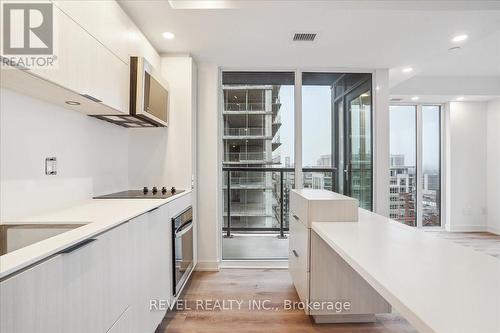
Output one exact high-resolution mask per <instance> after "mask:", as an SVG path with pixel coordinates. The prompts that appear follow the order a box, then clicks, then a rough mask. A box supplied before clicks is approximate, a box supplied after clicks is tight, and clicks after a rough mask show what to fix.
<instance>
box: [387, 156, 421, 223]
mask: <svg viewBox="0 0 500 333" xmlns="http://www.w3.org/2000/svg"><path fill="white" fill-rule="evenodd" d="M390 172H391V177H390V190H389V191H390V192H389V193H390V195H389V203H390V209H389V216H390V218H392V219H395V220H398V221H400V222H402V223H404V224H407V225H411V226H414V225H415V223H416V217H415V186H416V174H415V168H414V167H408V166H405V156H404V155H391V169H390Z"/></svg>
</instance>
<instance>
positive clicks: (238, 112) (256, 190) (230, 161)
mask: <svg viewBox="0 0 500 333" xmlns="http://www.w3.org/2000/svg"><path fill="white" fill-rule="evenodd" d="M223 90H224V109H223V117H224V134H223V145H224V159H223V165H224V166H230V167H254V168H258V167H266V166H269V165H271V164H278V163H280V162H281V156H280V153H279V149H278V148H279V147H280V145H281V143H280V137H279V129H280V126H281V123H280V117H279V111H280V107H281V104H280V102H279V91H280V86H276V85H245V86H241V85H224V86H223ZM227 174H228V172H226V173H225V186H224V206H225V210H224V225H225V227H227V215H228V214H227V206H228V205H227V204H228V200H227V177H228V175H227ZM230 176H231V180H230V186H231V207H230V215H231V227H232V228H233V230H234V231H244V232H252V231H254V232H264V231H266V229H269V228H278V227H279V216H278V215H277V214H279V212H280V210H279V209H277V206H279V205H278V202H279V201H278V200H279V197H278V196H279V193H280V192H279V174H276V173H272V172H260V171H232V172H231V175H230Z"/></svg>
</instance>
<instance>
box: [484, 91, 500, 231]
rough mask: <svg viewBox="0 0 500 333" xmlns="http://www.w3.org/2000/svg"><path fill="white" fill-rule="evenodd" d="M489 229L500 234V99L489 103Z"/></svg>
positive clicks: (487, 185)
mask: <svg viewBox="0 0 500 333" xmlns="http://www.w3.org/2000/svg"><path fill="white" fill-rule="evenodd" d="M486 117H487V130H486V133H487V148H486V149H487V154H488V155H487V164H486V165H487V166H486V168H487V172H486V188H487V194H486V196H487V200H488V231H490V232H494V233H497V234H500V99H496V100H494V101H491V102H489V103H488V105H487V116H486Z"/></svg>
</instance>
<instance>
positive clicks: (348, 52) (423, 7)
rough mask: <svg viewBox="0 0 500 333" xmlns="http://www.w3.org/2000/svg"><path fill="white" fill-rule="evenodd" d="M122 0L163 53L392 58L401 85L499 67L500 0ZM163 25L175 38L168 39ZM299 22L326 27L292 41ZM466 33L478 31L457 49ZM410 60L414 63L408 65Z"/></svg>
mask: <svg viewBox="0 0 500 333" xmlns="http://www.w3.org/2000/svg"><path fill="white" fill-rule="evenodd" d="M120 4H121V6H122V8H123V9H124V10H125V11H126V12H127V13H128V14H129V16H130V17H131V18H132V19H133V20H134V21H135V22H136V24H137V25H138V26H139V28H140V29H141V30H142V31H143V32H144V33H145V35H146V36H147V37H148V39H149V40H150V41H151V43H152V44H153V45H154V47H155V48H156V49H157V50H158V51H159V52H160V53H189V54H191V55H192V56H193V57H194V58H195V59H196V60H197V61H198V62H210V63H214V64H217V65H219V66H223V67H227V68H231V67H234V68H247V67H253V68H296V67H301V68H363V69H371V68H389V69H390V79H391V85H392V86H395V85H398V84H399V83H400V82H403V81H405V80H407V79H408V78H411V77H413V76H417V75H418V76H460V77H464V76H476V77H477V76H500V61H499V59H500V1H366V0H365V1H363V0H361V1H335V0H333V1H300V0H296V1H286V0H283V1H273V0H269V1H262V0H254V1H248V0H241V1H236V0H219V1H212V0H205V1H187V0H184V1H180V0H171V1H167V0H152V1H148V0H141V1H139V0H135V1H134V0H122V1H120ZM207 7H210V8H208V9H207ZM214 7H215V8H214ZM186 8H187V9H186ZM164 31H170V32H173V33H174V34H175V35H176V38H175V39H172V40H166V39H164V38H163V37H162V32H164ZM295 32H315V33H318V37H317V39H316V41H314V42H292V41H291V39H292V36H293V34H294V33H295ZM457 34H467V35H468V36H469V39H468V40H467V41H465V42H464V43H462V44H461V45H460V46H461V47H462V49H461V50H459V51H448V49H449V48H450V47H452V46H455V44H454V43H452V42H451V38H452V37H453V36H455V35H457ZM407 66H411V67H413V68H414V71H413V72H412V73H409V74H403V73H401V69H402V68H404V67H407Z"/></svg>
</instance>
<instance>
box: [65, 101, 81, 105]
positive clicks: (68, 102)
mask: <svg viewBox="0 0 500 333" xmlns="http://www.w3.org/2000/svg"><path fill="white" fill-rule="evenodd" d="M65 103H66V104H68V105H80V102H75V101H66V102H65Z"/></svg>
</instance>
